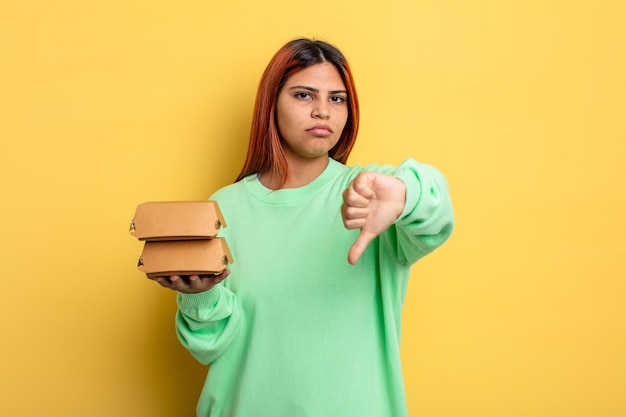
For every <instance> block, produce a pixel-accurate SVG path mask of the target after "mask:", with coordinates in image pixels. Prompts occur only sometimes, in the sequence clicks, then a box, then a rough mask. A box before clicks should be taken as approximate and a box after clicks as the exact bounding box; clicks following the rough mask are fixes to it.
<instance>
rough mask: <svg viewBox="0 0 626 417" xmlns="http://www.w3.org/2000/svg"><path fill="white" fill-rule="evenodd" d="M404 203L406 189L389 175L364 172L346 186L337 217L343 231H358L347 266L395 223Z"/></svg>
mask: <svg viewBox="0 0 626 417" xmlns="http://www.w3.org/2000/svg"><path fill="white" fill-rule="evenodd" d="M405 201H406V185H404V182H402V181H401V180H399V179H397V178H395V177H392V176H391V175H387V174H381V173H377V172H367V171H365V172H361V173H360V174H359V175H358V176H357V177H356V178H355V179H354V180H352V182H350V185H348V188H347V189H346V190H345V191H344V192H343V205H342V206H341V216H342V218H343V224H344V225H345V226H346V229H361V234H360V235H359V237H358V238H357V239H356V241H355V242H354V244H353V245H352V247H351V248H350V252H349V253H348V262H350V264H352V265H354V264H355V263H356V261H357V260H358V259H359V257H360V256H361V254H362V253H363V252H364V251H365V248H366V247H367V245H368V244H369V243H370V242H371V241H372V240H374V239H375V238H376V236H378V235H379V234H381V233H382V232H384V231H385V230H387V228H388V227H389V226H391V225H392V224H393V223H394V222H395V221H396V220H397V219H398V217H399V216H400V214H401V213H402V211H403V210H404V204H405Z"/></svg>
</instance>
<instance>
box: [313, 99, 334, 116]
mask: <svg viewBox="0 0 626 417" xmlns="http://www.w3.org/2000/svg"><path fill="white" fill-rule="evenodd" d="M311 116H312V117H313V118H314V119H322V120H328V119H330V109H329V108H328V103H326V102H323V101H320V102H318V103H316V105H315V106H314V107H313V111H312V112H311Z"/></svg>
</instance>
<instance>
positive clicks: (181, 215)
mask: <svg viewBox="0 0 626 417" xmlns="http://www.w3.org/2000/svg"><path fill="white" fill-rule="evenodd" d="M221 227H226V222H225V221H224V217H223V216H222V213H221V211H220V209H219V206H218V204H217V202H216V201H211V200H209V201H169V202H147V203H142V204H139V205H138V206H137V209H136V211H135V216H134V218H133V220H132V221H131V226H130V234H131V235H132V236H134V237H136V238H137V239H139V240H141V241H144V248H143V251H142V253H141V257H140V258H139V263H138V265H137V267H138V269H139V270H140V271H141V272H143V273H145V274H146V275H148V276H149V277H151V278H153V277H156V276H171V275H211V274H219V273H221V272H223V271H224V269H226V267H227V266H228V264H230V263H233V262H234V260H233V257H232V254H231V253H230V250H229V248H228V245H227V244H226V240H225V239H223V238H219V237H217V233H218V232H219V230H220V228H221Z"/></svg>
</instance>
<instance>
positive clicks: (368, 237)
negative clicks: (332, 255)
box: [348, 229, 376, 265]
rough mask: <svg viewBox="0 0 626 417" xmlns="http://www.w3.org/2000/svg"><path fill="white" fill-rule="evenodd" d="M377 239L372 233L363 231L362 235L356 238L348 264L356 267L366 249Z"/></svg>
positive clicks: (349, 253) (349, 254)
mask: <svg viewBox="0 0 626 417" xmlns="http://www.w3.org/2000/svg"><path fill="white" fill-rule="evenodd" d="M374 238H376V234H375V233H372V232H368V231H365V230H363V229H361V234H359V237H357V238H356V240H355V241H354V244H352V247H351V248H350V252H348V262H349V263H350V265H354V264H355V263H356V261H358V260H359V258H360V257H361V255H362V254H363V252H365V248H367V245H369V243H370V242H371V241H372V240H374Z"/></svg>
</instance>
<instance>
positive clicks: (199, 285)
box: [149, 269, 230, 294]
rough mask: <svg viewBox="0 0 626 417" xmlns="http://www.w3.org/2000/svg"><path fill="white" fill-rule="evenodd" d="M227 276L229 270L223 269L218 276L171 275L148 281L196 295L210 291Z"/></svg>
mask: <svg viewBox="0 0 626 417" xmlns="http://www.w3.org/2000/svg"><path fill="white" fill-rule="evenodd" d="M229 274H230V270H228V269H225V270H224V272H222V273H221V274H219V275H189V276H181V275H172V276H163V277H154V278H149V279H151V280H153V281H156V282H158V283H159V284H160V285H161V286H162V287H165V288H169V289H171V290H174V291H178V292H183V293H187V294H196V293H199V292H204V291H208V290H210V289H211V288H213V287H214V286H216V285H217V284H219V283H220V282H222V281H224V279H225V278H226V277H227V276H228V275H229Z"/></svg>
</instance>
